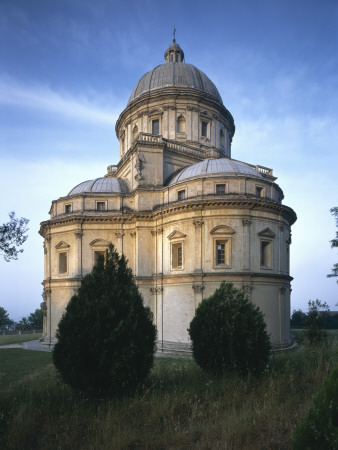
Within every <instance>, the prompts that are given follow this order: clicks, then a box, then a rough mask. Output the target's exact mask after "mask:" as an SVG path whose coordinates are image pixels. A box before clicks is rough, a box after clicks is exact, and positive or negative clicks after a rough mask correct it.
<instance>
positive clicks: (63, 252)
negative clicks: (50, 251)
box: [58, 249, 69, 276]
mask: <svg viewBox="0 0 338 450" xmlns="http://www.w3.org/2000/svg"><path fill="white" fill-rule="evenodd" d="M62 255H64V257H65V261H66V270H64V271H61V257H62ZM63 264H64V263H63ZM68 272H69V258H68V251H65V250H64V249H62V250H60V251H58V275H59V276H65V275H68Z"/></svg>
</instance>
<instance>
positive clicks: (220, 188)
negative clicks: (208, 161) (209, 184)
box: [216, 184, 225, 194]
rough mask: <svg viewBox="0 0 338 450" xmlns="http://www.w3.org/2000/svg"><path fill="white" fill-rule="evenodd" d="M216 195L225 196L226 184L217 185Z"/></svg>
mask: <svg viewBox="0 0 338 450" xmlns="http://www.w3.org/2000/svg"><path fill="white" fill-rule="evenodd" d="M216 194H225V184H216Z"/></svg>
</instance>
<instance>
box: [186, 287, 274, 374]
mask: <svg viewBox="0 0 338 450" xmlns="http://www.w3.org/2000/svg"><path fill="white" fill-rule="evenodd" d="M188 332H189V334H190V338H191V341H192V350H193V355H194V359H195V360H196V362H197V363H198V364H199V365H200V366H201V367H202V368H203V369H205V370H207V371H210V372H214V373H220V372H224V371H230V372H238V373H242V374H245V373H248V372H256V373H258V372H261V371H262V370H264V368H265V367H266V364H267V362H268V360H269V353H270V341H269V337H268V334H267V332H266V325H265V322H264V318H263V314H262V313H261V311H260V310H259V308H258V307H257V306H255V305H254V304H253V303H251V302H250V300H249V299H248V298H247V297H246V296H245V294H244V292H243V291H242V290H239V289H236V288H234V287H233V285H232V284H231V283H225V282H222V284H221V286H220V287H219V289H217V290H216V291H215V292H214V294H213V295H212V296H211V297H209V298H207V299H205V300H203V301H202V302H201V303H200V305H199V306H198V308H197V309H196V314H195V317H194V318H193V320H192V321H191V323H190V328H189V330H188Z"/></svg>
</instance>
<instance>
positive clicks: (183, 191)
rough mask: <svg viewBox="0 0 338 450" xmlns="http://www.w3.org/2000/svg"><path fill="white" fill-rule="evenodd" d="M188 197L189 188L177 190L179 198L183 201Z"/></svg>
mask: <svg viewBox="0 0 338 450" xmlns="http://www.w3.org/2000/svg"><path fill="white" fill-rule="evenodd" d="M186 198H187V190H186V189H180V190H179V191H177V200H178V201H179V202H180V201H183V200H186Z"/></svg>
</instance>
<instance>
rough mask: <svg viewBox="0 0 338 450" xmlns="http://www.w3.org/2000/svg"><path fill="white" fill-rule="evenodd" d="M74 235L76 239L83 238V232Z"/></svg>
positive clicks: (76, 232)
mask: <svg viewBox="0 0 338 450" xmlns="http://www.w3.org/2000/svg"><path fill="white" fill-rule="evenodd" d="M74 235H75V237H76V239H81V238H82V236H83V231H75V232H74Z"/></svg>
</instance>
